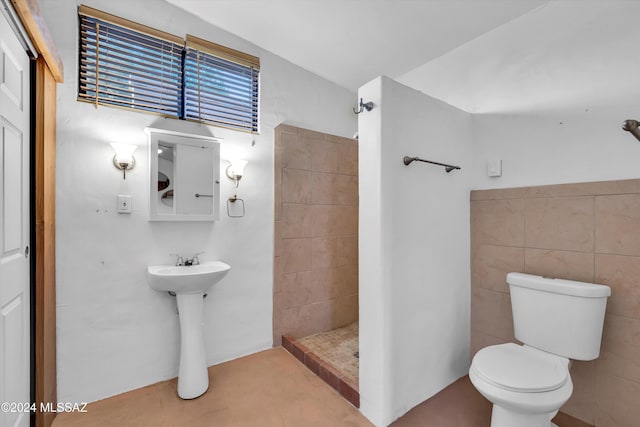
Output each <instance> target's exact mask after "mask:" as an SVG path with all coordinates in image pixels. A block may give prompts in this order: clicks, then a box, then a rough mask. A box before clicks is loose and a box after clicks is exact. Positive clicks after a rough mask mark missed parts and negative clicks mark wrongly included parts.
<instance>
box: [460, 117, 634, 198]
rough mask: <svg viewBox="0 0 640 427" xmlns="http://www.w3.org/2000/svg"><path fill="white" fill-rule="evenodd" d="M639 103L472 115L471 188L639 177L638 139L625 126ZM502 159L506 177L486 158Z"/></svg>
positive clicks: (503, 171) (503, 172)
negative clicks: (495, 173) (490, 171)
mask: <svg viewBox="0 0 640 427" xmlns="http://www.w3.org/2000/svg"><path fill="white" fill-rule="evenodd" d="M639 114H640V106H636V107H635V108H634V106H630V107H623V106H621V107H618V108H599V109H594V108H589V109H585V110H583V111H581V112H568V113H561V112H556V113H555V114H547V115H492V114H488V115H485V114H474V115H473V116H472V117H473V119H472V120H473V138H474V141H473V180H472V182H473V189H485V188H505V187H520V186H528V185H547V184H562V183H572V182H590V181H608V180H614V179H632V178H638V177H639V176H640V172H639V169H638V160H639V159H640V142H639V141H638V140H636V139H635V138H634V137H633V136H632V135H631V134H630V133H629V132H626V131H623V130H622V129H621V125H622V122H623V121H624V120H625V119H638V115H639ZM490 159H502V177H499V178H490V177H488V176H487V162H488V161H489V160H490Z"/></svg>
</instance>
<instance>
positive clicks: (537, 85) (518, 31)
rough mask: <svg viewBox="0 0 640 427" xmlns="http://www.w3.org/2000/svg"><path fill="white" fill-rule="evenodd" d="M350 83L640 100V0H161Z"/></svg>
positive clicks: (501, 96) (484, 103)
mask: <svg viewBox="0 0 640 427" xmlns="http://www.w3.org/2000/svg"><path fill="white" fill-rule="evenodd" d="M167 1H169V2H170V3H173V4H175V5H176V6H178V7H181V8H183V9H185V10H187V11H189V12H191V13H193V14H194V15H197V16H199V17H201V18H202V19H204V20H206V21H208V22H210V23H212V24H213V25H215V26H217V27H220V28H222V29H224V30H227V31H229V32H231V33H234V34H236V35H238V36H240V37H242V38H244V39H246V40H248V41H250V42H252V43H254V44H256V45H258V46H260V47H262V48H263V49H266V50H268V51H270V52H273V53H275V54H277V55H279V56H281V57H283V58H285V59H287V60H289V61H291V62H292V63H294V64H297V65H298V66H300V67H302V68H305V69H307V70H309V71H311V72H313V73H315V74H317V75H319V76H322V77H324V78H326V79H328V80H330V81H333V82H335V83H336V84H338V85H340V86H343V87H345V88H347V89H350V90H352V91H354V92H355V91H357V89H358V87H360V86H361V85H363V84H364V83H366V82H368V81H370V80H371V79H373V78H375V77H377V76H379V75H386V76H389V77H392V78H395V79H397V80H399V81H400V82H402V83H404V84H406V85H408V86H410V87H413V88H415V89H417V90H421V91H423V92H424V93H426V94H428V95H431V96H433V97H436V98H439V99H442V100H443V101H445V102H448V103H450V104H452V105H455V106H457V107H459V108H461V109H464V110H466V111H469V112H474V113H496V112H500V113H504V112H537V111H550V110H566V109H584V108H594V107H610V106H620V105H635V106H639V107H640V102H638V101H636V99H640V85H638V84H635V83H636V81H637V76H639V75H640V50H639V49H638V45H639V44H640V23H638V22H637V20H638V18H639V17H640V1H637V0H167Z"/></svg>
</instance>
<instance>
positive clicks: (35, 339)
mask: <svg viewBox="0 0 640 427" xmlns="http://www.w3.org/2000/svg"><path fill="white" fill-rule="evenodd" d="M11 3H12V5H13V8H14V10H15V11H16V13H17V15H18V17H19V19H20V21H21V23H22V25H23V26H24V28H25V30H26V32H27V34H28V36H29V39H30V41H31V43H32V44H33V45H34V47H35V49H36V51H37V52H38V55H39V57H38V59H37V60H36V61H35V66H34V67H33V68H32V73H33V77H32V80H31V81H32V85H31V90H32V97H31V99H32V107H31V110H32V124H31V133H32V137H31V138H32V144H31V148H32V154H31V156H32V160H31V167H32V170H31V178H32V179H33V184H32V185H31V190H32V202H31V203H32V213H31V227H32V230H33V231H32V249H33V250H32V254H33V258H35V259H32V287H31V310H32V329H31V330H32V332H31V333H32V337H31V342H32V348H31V353H32V360H33V367H32V372H31V376H32V384H33V385H32V396H31V398H32V400H33V402H34V403H35V404H36V406H37V408H38V410H37V411H35V412H33V413H32V414H34V419H33V420H32V425H33V423H35V425H36V426H37V427H48V426H50V425H51V423H52V422H53V419H54V418H55V415H56V414H55V413H54V412H40V411H39V409H40V404H41V403H51V404H53V405H54V407H55V405H56V404H57V397H56V396H57V381H56V273H55V264H56V256H55V177H56V157H55V153H56V85H57V83H62V82H63V66H62V60H61V59H60V56H59V55H58V53H57V51H56V48H55V45H54V44H53V38H52V37H51V34H50V33H49V30H48V28H47V26H46V23H45V20H44V16H43V15H42V11H41V10H40V6H39V4H38V1H37V0H11Z"/></svg>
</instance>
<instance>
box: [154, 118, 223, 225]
mask: <svg viewBox="0 0 640 427" xmlns="http://www.w3.org/2000/svg"><path fill="white" fill-rule="evenodd" d="M146 131H147V134H148V135H149V169H150V174H149V180H150V185H149V189H150V193H149V220H151V221H214V220H217V219H219V207H220V206H219V205H220V191H219V189H220V143H219V142H218V140H219V138H215V137H211V136H202V135H194V134H187V133H182V132H175V131H169V130H164V129H155V128H147V129H146Z"/></svg>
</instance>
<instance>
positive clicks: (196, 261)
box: [184, 252, 204, 266]
mask: <svg viewBox="0 0 640 427" xmlns="http://www.w3.org/2000/svg"><path fill="white" fill-rule="evenodd" d="M203 253H204V252H198V253H196V254H195V255H194V256H192V257H191V258H187V259H185V260H184V265H187V266H188V265H198V264H200V259H199V258H198V255H202V254H203Z"/></svg>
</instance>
